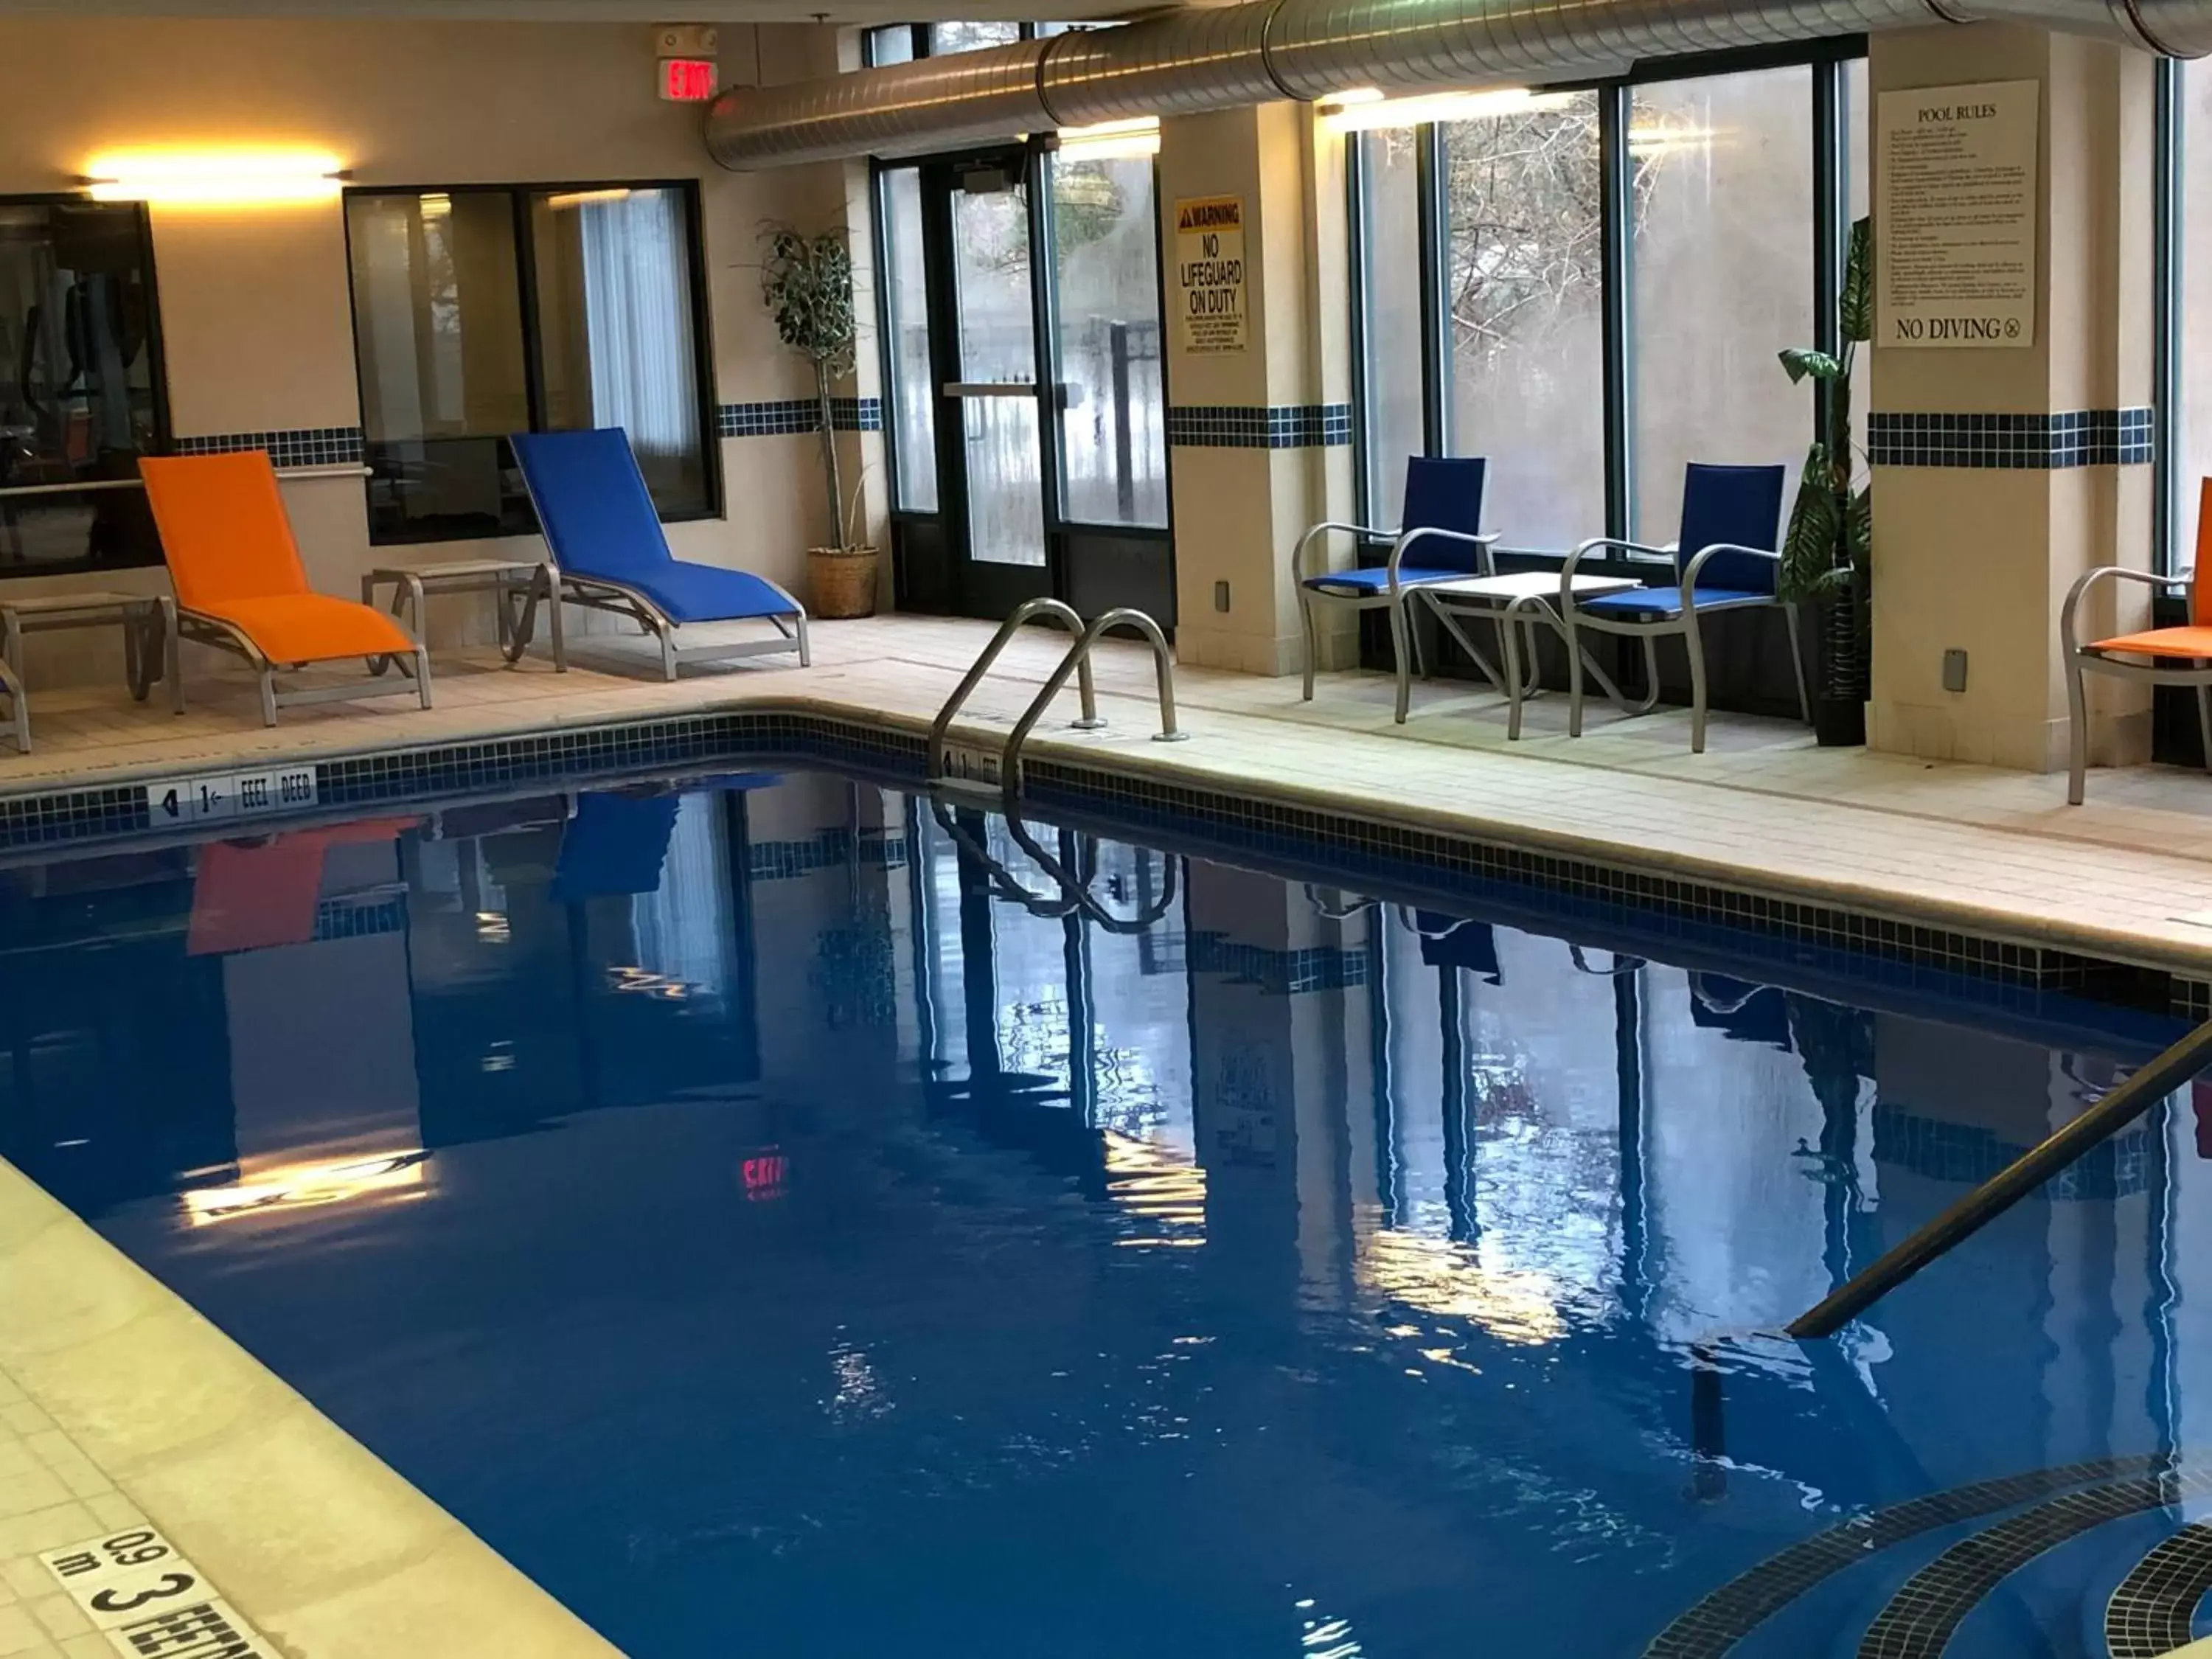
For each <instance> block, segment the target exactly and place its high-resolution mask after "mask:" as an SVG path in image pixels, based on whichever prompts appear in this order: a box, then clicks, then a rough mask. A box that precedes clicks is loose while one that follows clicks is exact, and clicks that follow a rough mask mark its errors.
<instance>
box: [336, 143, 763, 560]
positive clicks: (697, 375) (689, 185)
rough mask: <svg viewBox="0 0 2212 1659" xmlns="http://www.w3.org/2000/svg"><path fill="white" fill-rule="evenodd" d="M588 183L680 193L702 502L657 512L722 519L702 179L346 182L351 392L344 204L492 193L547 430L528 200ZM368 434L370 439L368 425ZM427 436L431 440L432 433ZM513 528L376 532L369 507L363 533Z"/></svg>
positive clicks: (535, 420) (465, 538) (693, 519)
mask: <svg viewBox="0 0 2212 1659" xmlns="http://www.w3.org/2000/svg"><path fill="white" fill-rule="evenodd" d="M593 190H630V191H641V190H668V191H676V192H678V195H680V196H681V197H682V198H683V201H684V213H685V215H686V216H687V219H688V222H689V228H690V234H689V235H688V236H687V237H686V238H685V239H684V240H685V243H686V246H685V249H684V267H685V272H686V276H687V279H688V281H689V283H690V289H691V296H690V297H691V356H692V387H693V395H694V398H695V399H696V404H697V409H696V414H697V416H698V420H699V433H700V465H701V468H702V473H703V479H702V482H703V483H704V484H705V486H706V501H705V505H704V506H702V507H700V508H698V509H697V510H696V511H684V512H678V513H664V512H661V511H660V509H659V505H658V503H656V504H655V506H654V509H653V510H654V513H655V515H656V516H657V517H658V518H659V520H660V522H661V523H663V524H696V523H700V522H702V521H704V520H711V519H720V520H727V518H728V516H729V513H728V507H729V499H728V495H727V493H726V489H725V480H724V477H723V468H722V435H721V428H722V422H721V394H720V388H719V387H718V386H717V385H716V384H715V376H714V362H715V356H714V307H713V306H712V305H711V304H709V303H708V280H709V273H708V264H707V228H706V220H705V216H704V213H703V211H702V200H701V192H700V188H699V180H698V179H696V178H692V179H520V180H516V181H513V182H508V183H498V182H494V183H477V184H465V185H437V184H428V185H397V184H395V185H348V186H346V188H345V190H344V191H343V192H342V193H341V196H340V201H339V215H338V216H339V222H340V225H341V228H342V230H343V236H344V241H345V265H346V321H347V324H348V325H349V329H350V330H351V332H352V337H353V361H354V384H355V389H356V396H361V395H362V393H361V308H360V305H359V302H358V296H357V295H356V293H355V289H354V260H353V216H352V214H351V213H350V212H349V211H348V209H349V206H350V204H352V202H353V201H354V199H355V198H356V197H363V198H368V197H391V196H398V197H410V196H411V197H422V196H428V195H444V196H497V195H504V196H506V197H507V198H508V208H509V212H510V215H511V217H512V222H513V227H514V253H515V287H516V289H517V294H516V301H517V305H518V308H519V310H520V319H521V325H522V380H523V396H524V401H525V404H526V406H527V408H528V410H529V413H530V427H529V429H530V430H531V431H532V432H533V433H537V432H544V431H548V430H550V429H551V428H548V427H547V426H546V425H545V386H544V379H545V370H544V363H543V362H542V358H543V354H544V337H543V335H542V333H541V331H540V325H539V321H538V262H537V241H536V238H537V228H536V226H535V224H534V223H533V222H532V217H533V216H532V212H531V205H532V202H533V201H534V200H535V199H536V198H537V197H539V196H545V195H557V194H561V193H564V192H567V191H593ZM367 413H368V402H367V398H366V397H365V396H363V397H362V416H363V421H364V426H365V424H366V419H367ZM362 436H363V440H364V441H365V442H374V441H377V440H373V439H369V438H368V434H367V432H366V430H364V431H363V434H362ZM483 436H486V435H483V434H474V435H471V439H476V438H481V437H483ZM489 436H491V437H494V438H496V439H498V440H500V441H502V442H504V441H506V439H507V437H508V436H510V435H509V434H506V433H494V434H489ZM395 441H397V440H395ZM429 441H435V440H429ZM375 482H376V481H375V480H374V478H366V479H363V480H362V495H363V499H364V501H366V500H367V499H368V493H369V491H370V489H372V488H373V486H374V483H375ZM512 533H513V532H511V531H508V530H507V529H505V528H503V527H501V528H494V529H489V530H476V531H465V532H459V533H455V532H450V531H447V530H445V529H443V528H441V529H438V530H436V531H435V532H430V533H428V534H425V535H421V536H392V535H388V534H387V535H380V534H379V533H378V531H377V528H376V520H375V516H374V511H373V510H372V512H371V514H370V519H369V532H368V540H369V545H370V546H372V547H414V546H428V545H433V544H437V543H440V542H475V541H496V540H499V539H501V538H503V537H506V536H509V535H511V534H512Z"/></svg>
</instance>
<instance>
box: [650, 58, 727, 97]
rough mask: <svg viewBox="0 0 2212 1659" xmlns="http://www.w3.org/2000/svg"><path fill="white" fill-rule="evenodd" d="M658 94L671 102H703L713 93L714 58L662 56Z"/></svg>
mask: <svg viewBox="0 0 2212 1659" xmlns="http://www.w3.org/2000/svg"><path fill="white" fill-rule="evenodd" d="M660 95H661V96H662V97H663V98H665V99H666V100H668V101H669V102H671V103H676V104H703V103H705V102H706V101H707V100H708V99H709V98H712V97H713V96H714V59H713V58H662V59H661V60H660Z"/></svg>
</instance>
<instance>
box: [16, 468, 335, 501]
mask: <svg viewBox="0 0 2212 1659" xmlns="http://www.w3.org/2000/svg"><path fill="white" fill-rule="evenodd" d="M276 476H277V477H280V478H372V477H375V476H376V475H375V474H374V472H372V471H370V470H369V469H368V468H367V467H365V466H362V465H360V464H359V463H358V462H350V461H347V462H334V463H331V465H315V466H280V467H278V468H277V469H276ZM145 487H146V481H145V480H144V479H143V478H90V479H87V480H86V481H85V482H84V483H50V484H9V486H8V487H7V488H6V489H0V501H16V500H19V499H21V497H23V496H26V495H89V494H90V493H91V492H92V491H94V490H95V489H144V488H145Z"/></svg>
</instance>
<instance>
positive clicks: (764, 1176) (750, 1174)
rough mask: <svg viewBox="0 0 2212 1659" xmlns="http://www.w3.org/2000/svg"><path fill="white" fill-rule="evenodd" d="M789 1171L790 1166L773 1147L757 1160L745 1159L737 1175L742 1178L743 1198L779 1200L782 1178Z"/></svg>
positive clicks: (781, 1192)
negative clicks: (743, 1185)
mask: <svg viewBox="0 0 2212 1659" xmlns="http://www.w3.org/2000/svg"><path fill="white" fill-rule="evenodd" d="M789 1171H790V1165H789V1164H788V1163H787V1161H786V1159H785V1158H784V1156H783V1154H782V1153H781V1152H778V1151H777V1150H776V1149H775V1147H773V1146H771V1147H769V1149H768V1150H767V1151H766V1152H763V1153H762V1154H761V1155H760V1156H759V1157H757V1158H747V1159H746V1160H745V1161H744V1164H741V1165H740V1166H739V1173H740V1174H741V1175H742V1176H744V1183H745V1196H746V1197H747V1198H755V1199H762V1198H781V1197H782V1196H783V1182H784V1177H785V1176H787V1174H788V1173H789Z"/></svg>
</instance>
